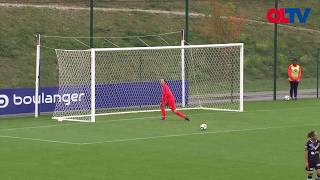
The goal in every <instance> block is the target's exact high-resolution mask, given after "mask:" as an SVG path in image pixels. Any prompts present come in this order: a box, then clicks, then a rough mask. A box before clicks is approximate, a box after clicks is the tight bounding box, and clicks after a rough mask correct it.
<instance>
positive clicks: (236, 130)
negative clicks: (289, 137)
mask: <svg viewBox="0 0 320 180" xmlns="http://www.w3.org/2000/svg"><path fill="white" fill-rule="evenodd" d="M317 125H320V124H308V125H291V126H278V127H261V128H251V129H233V130H219V131H211V132H210V131H204V132H196V133H188V134H172V135H164V136H152V137H141V138H130V139H119V140H107V141H99V142H88V143H79V144H82V145H90V144H103V143H116V142H128V141H138V140H150V139H161V138H171V137H183V136H192V135H205V134H224V133H233V132H248V131H257V130H269V129H285V128H297V127H309V126H317Z"/></svg>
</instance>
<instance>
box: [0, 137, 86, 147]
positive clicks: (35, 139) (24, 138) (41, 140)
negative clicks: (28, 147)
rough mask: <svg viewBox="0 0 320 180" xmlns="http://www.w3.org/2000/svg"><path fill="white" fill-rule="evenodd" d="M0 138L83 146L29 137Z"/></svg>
mask: <svg viewBox="0 0 320 180" xmlns="http://www.w3.org/2000/svg"><path fill="white" fill-rule="evenodd" d="M0 138H10V139H20V140H31V141H40V142H47V143H58V144H73V145H81V143H74V142H69V141H57V140H48V139H38V138H28V137H19V136H7V135H0Z"/></svg>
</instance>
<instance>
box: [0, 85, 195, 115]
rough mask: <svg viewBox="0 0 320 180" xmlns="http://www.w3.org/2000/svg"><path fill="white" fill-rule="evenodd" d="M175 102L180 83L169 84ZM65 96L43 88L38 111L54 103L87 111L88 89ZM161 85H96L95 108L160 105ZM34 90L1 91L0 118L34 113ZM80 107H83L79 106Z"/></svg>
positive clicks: (72, 89)
mask: <svg viewBox="0 0 320 180" xmlns="http://www.w3.org/2000/svg"><path fill="white" fill-rule="evenodd" d="M168 85H169V86H170V88H171V91H172V93H173V94H174V96H175V98H176V103H181V101H182V92H181V81H180V80H175V81H168ZM64 89H66V90H65V91H64V94H59V92H58V91H59V88H58V87H42V88H40V91H39V97H38V98H39V111H40V112H52V111H54V109H55V106H56V103H59V106H60V107H61V105H63V106H68V109H69V110H70V109H78V108H79V107H82V108H86V109H88V108H90V107H89V106H90V103H89V102H90V95H91V94H90V87H89V86H69V87H64ZM188 94H189V82H188V81H186V101H188ZM160 99H161V85H160V83H159V81H152V82H130V83H118V84H99V85H96V109H105V108H116V107H130V106H147V105H159V103H160ZM34 103H35V90H34V88H12V89H0V115H10V114H22V113H34ZM79 104H82V105H81V106H79Z"/></svg>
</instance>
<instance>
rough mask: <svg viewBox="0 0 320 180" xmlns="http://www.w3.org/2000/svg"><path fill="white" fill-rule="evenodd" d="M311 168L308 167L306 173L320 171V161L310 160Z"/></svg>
mask: <svg viewBox="0 0 320 180" xmlns="http://www.w3.org/2000/svg"><path fill="white" fill-rule="evenodd" d="M308 164H309V168H307V167H306V171H313V170H318V169H320V161H319V160H317V161H315V160H309V161H308Z"/></svg>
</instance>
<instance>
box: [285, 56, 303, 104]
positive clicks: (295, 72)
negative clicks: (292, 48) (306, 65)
mask: <svg viewBox="0 0 320 180" xmlns="http://www.w3.org/2000/svg"><path fill="white" fill-rule="evenodd" d="M288 76H289V78H288V79H289V83H290V98H291V99H294V100H297V96H298V85H299V82H300V81H301V77H302V68H301V66H300V65H299V64H298V60H297V59H296V58H294V59H293V63H292V64H290V65H289V66H288Z"/></svg>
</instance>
